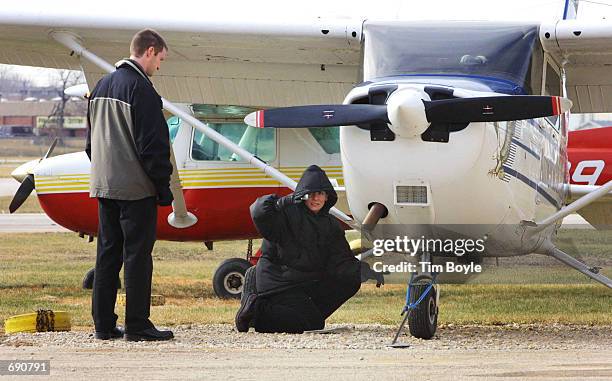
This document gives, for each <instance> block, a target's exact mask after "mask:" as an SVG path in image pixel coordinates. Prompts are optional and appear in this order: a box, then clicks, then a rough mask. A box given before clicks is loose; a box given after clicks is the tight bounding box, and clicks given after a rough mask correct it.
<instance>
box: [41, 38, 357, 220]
mask: <svg viewBox="0 0 612 381" xmlns="http://www.w3.org/2000/svg"><path fill="white" fill-rule="evenodd" d="M51 37H52V38H53V39H55V40H56V41H57V42H59V43H60V44H62V45H64V46H66V47H67V48H69V49H70V50H72V51H73V52H74V53H76V54H77V55H79V56H80V57H82V58H85V59H86V60H88V61H90V62H92V63H93V64H95V65H96V66H98V67H100V68H102V69H103V70H105V71H107V72H109V73H110V72H112V71H114V70H115V67H114V66H113V65H111V64H109V63H108V62H106V61H104V60H103V59H102V58H100V57H98V56H96V55H95V54H94V53H92V52H90V51H89V50H87V49H85V48H84V47H83V46H82V45H81V44H80V43H79V42H78V41H77V37H76V36H75V35H73V34H70V33H66V32H52V33H51ZM162 101H163V103H164V109H166V110H167V111H168V112H170V113H172V114H174V115H176V116H178V117H180V118H182V119H183V120H185V121H186V122H187V123H189V124H190V125H192V126H193V127H195V128H197V129H198V130H199V131H200V132H202V133H203V134H205V135H206V136H208V137H209V138H210V139H212V140H214V141H215V142H217V143H219V144H220V145H222V146H223V147H225V148H227V149H229V150H231V151H232V152H234V153H235V154H236V155H238V156H240V157H241V158H242V159H244V160H246V161H248V162H249V163H250V164H252V165H253V166H255V167H257V168H259V169H261V170H262V171H263V172H264V173H265V174H267V175H269V176H270V177H272V178H274V179H275V180H277V181H278V182H280V183H282V184H283V185H285V186H287V187H288V188H291V189H292V190H295V187H296V186H297V182H296V181H294V180H293V179H291V178H290V177H288V176H287V175H285V174H284V173H282V172H280V171H279V170H277V169H276V168H274V167H272V166H271V165H269V164H267V163H265V162H263V161H261V160H260V159H258V158H257V157H255V155H253V154H252V153H250V152H249V151H247V150H245V149H244V148H242V147H239V146H238V145H237V144H235V143H234V142H232V141H231V140H229V139H227V138H226V137H225V136H223V135H221V134H220V133H218V132H217V131H215V130H213V129H212V128H210V127H208V126H207V125H206V124H204V123H202V122H201V121H199V120H198V119H197V118H195V117H194V116H193V115H191V114H190V113H188V112H185V111H184V110H182V109H181V108H180V107H178V106H176V105H175V104H173V103H172V102H170V101H168V100H167V99H165V98H162ZM175 172H176V171H175ZM177 196H179V197H177ZM174 200H175V201H174V202H173V203H172V208H173V209H174V213H172V214H171V215H170V216H168V222H169V223H171V222H170V221H171V216H174V217H173V218H174V219H183V220H185V219H190V218H193V219H195V221H193V223H192V224H191V225H193V224H195V222H197V219H196V217H195V216H194V215H193V214H191V213H189V212H188V211H187V209H186V207H185V199H184V198H183V192H182V191H180V192H176V193H174ZM329 213H330V214H331V215H333V216H334V217H336V218H337V219H339V220H340V221H342V222H344V223H346V224H347V225H349V226H350V227H351V228H353V229H357V230H360V227H359V224H357V223H355V221H354V220H353V219H352V218H350V217H349V216H347V215H346V214H344V213H343V212H342V211H340V210H338V209H337V208H332V209H330V211H329ZM191 225H188V226H191ZM173 226H175V225H173ZM175 227H187V226H175Z"/></svg>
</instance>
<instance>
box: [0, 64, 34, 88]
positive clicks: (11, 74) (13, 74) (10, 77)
mask: <svg viewBox="0 0 612 381" xmlns="http://www.w3.org/2000/svg"><path fill="white" fill-rule="evenodd" d="M31 86H32V82H31V81H30V80H29V79H27V78H26V77H24V76H22V75H21V74H19V73H18V70H17V69H15V67H14V66H11V65H0V94H1V95H5V94H11V93H23V92H24V90H25V91H26V92H27V89H28V88H30V87H31Z"/></svg>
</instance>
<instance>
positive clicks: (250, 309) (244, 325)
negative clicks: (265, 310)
mask: <svg viewBox="0 0 612 381" xmlns="http://www.w3.org/2000/svg"><path fill="white" fill-rule="evenodd" d="M256 301H257V294H251V295H249V296H248V297H247V300H246V302H245V303H244V304H241V305H240V309H239V310H238V312H237V313H236V320H235V323H236V329H237V330H238V332H248V331H249V327H251V321H252V320H253V317H254V316H255V302H256Z"/></svg>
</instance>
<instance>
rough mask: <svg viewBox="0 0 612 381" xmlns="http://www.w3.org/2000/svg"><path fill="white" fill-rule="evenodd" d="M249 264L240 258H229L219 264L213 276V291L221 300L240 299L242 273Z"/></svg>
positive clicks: (242, 282) (242, 280) (242, 281)
mask: <svg viewBox="0 0 612 381" xmlns="http://www.w3.org/2000/svg"><path fill="white" fill-rule="evenodd" d="M249 267H251V263H250V262H249V261H247V260H246V259H242V258H230V259H226V260H225V261H223V262H221V264H220V265H219V267H218V268H217V270H215V275H214V276H213V290H214V291H215V294H216V295H217V296H218V297H220V298H223V299H240V295H241V294H242V286H243V285H244V273H245V272H246V271H247V269H248V268H249Z"/></svg>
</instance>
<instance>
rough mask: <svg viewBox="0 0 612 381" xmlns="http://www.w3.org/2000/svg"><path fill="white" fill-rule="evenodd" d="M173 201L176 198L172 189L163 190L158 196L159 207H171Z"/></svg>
mask: <svg viewBox="0 0 612 381" xmlns="http://www.w3.org/2000/svg"><path fill="white" fill-rule="evenodd" d="M173 200H174V196H173V195H172V191H170V188H162V189H161V190H160V191H159V193H158V194H157V205H159V206H170V205H172V201H173Z"/></svg>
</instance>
